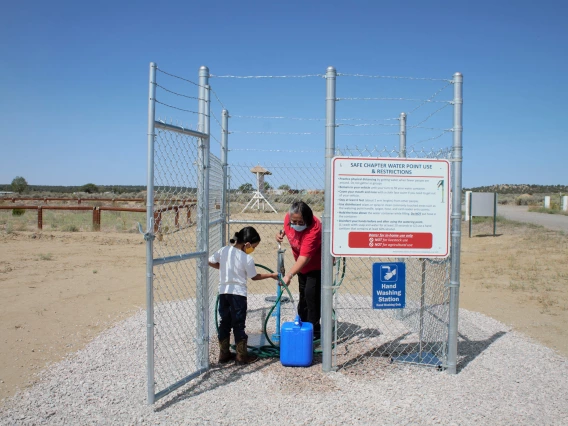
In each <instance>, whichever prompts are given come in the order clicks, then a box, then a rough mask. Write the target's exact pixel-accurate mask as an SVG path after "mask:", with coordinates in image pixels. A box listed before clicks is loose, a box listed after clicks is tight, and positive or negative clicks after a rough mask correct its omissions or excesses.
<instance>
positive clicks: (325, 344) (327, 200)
mask: <svg viewBox="0 0 568 426" xmlns="http://www.w3.org/2000/svg"><path fill="white" fill-rule="evenodd" d="M336 78H337V71H336V70H335V68H334V67H328V68H327V72H326V73H325V79H326V97H325V192H324V193H325V197H324V211H323V218H322V226H323V233H322V246H321V249H322V250H321V257H322V259H321V266H322V268H321V275H322V285H321V347H322V369H323V371H324V372H329V371H331V369H332V363H331V361H332V343H333V342H332V338H333V334H332V328H333V257H332V256H331V250H330V247H331V179H332V176H331V161H332V158H333V156H334V155H335V99H336V98H335V80H336Z"/></svg>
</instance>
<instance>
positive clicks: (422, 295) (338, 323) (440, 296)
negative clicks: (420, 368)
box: [332, 147, 451, 372]
mask: <svg viewBox="0 0 568 426" xmlns="http://www.w3.org/2000/svg"><path fill="white" fill-rule="evenodd" d="M337 151H338V152H340V153H341V155H344V156H353V157H359V156H361V157H366V156H375V157H398V151H397V150H395V149H392V150H389V149H387V148H381V147H364V148H349V147H345V148H340V149H338V150H337ZM450 152H451V151H450V150H449V149H437V150H427V149H410V150H409V151H408V152H407V157H408V158H430V159H447V158H449V156H450ZM375 262H404V263H405V266H406V306H405V308H404V309H396V310H374V309H372V294H371V292H372V282H373V263H375ZM450 266H451V260H450V258H449V257H448V258H446V259H443V260H436V261H434V260H430V259H415V258H405V259H401V258H380V259H377V258H372V257H369V258H365V257H350V258H348V259H346V261H345V266H344V271H345V274H344V277H343V280H342V281H340V282H339V281H337V280H336V283H335V285H336V287H335V289H334V303H333V304H334V320H335V327H334V328H335V329H334V338H335V344H334V350H333V358H332V359H333V365H334V367H337V368H338V369H349V368H350V367H352V366H358V367H359V368H357V371H359V372H366V371H367V368H361V367H362V366H363V367H364V366H367V367H369V368H371V369H372V368H373V366H374V364H376V363H380V362H384V361H390V360H391V359H394V360H397V359H404V361H405V362H409V363H414V364H424V365H432V364H433V365H443V364H444V363H445V360H446V342H447V338H448V321H449V289H448V284H449V276H450ZM338 285H339V287H337V286H338ZM399 357H400V358H399Z"/></svg>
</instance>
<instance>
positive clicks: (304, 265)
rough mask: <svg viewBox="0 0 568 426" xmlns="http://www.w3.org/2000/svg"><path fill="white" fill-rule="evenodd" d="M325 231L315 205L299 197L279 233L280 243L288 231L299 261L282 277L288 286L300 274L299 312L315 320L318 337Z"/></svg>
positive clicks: (312, 321)
mask: <svg viewBox="0 0 568 426" xmlns="http://www.w3.org/2000/svg"><path fill="white" fill-rule="evenodd" d="M321 231H322V226H321V221H320V220H319V219H318V218H317V217H316V216H314V213H313V212H312V209H311V208H310V207H309V206H308V205H307V204H306V203H304V202H303V201H296V202H294V203H292V205H291V206H290V210H289V211H288V213H287V214H286V216H285V217H284V233H282V231H280V233H279V234H278V235H276V241H278V242H279V243H281V242H282V241H283V240H284V235H286V237H287V238H288V241H289V242H290V247H291V248H292V253H293V255H294V259H295V260H296V262H295V263H294V265H292V267H291V268H290V269H289V272H288V273H287V274H286V275H285V276H284V277H283V278H282V281H284V284H286V285H287V286H288V285H290V281H291V280H292V278H293V277H294V275H298V283H299V288H300V302H299V303H298V315H300V318H301V319H302V321H304V322H310V323H312V324H313V326H314V340H318V339H319V338H320V310H321Z"/></svg>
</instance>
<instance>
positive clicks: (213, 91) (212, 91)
mask: <svg viewBox="0 0 568 426" xmlns="http://www.w3.org/2000/svg"><path fill="white" fill-rule="evenodd" d="M209 89H210V90H211V93H213V96H215V99H217V102H219V105H221V108H223V109H227V108H225V105H223V102H221V99H219V96H217V93H216V92H215V90H213V88H212V87H211V86H209Z"/></svg>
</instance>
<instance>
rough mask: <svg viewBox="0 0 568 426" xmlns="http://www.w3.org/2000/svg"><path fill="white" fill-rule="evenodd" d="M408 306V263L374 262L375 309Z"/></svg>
mask: <svg viewBox="0 0 568 426" xmlns="http://www.w3.org/2000/svg"><path fill="white" fill-rule="evenodd" d="M405 306H406V264H405V263H404V262H395V263H373V309H402V308H404V307H405Z"/></svg>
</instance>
